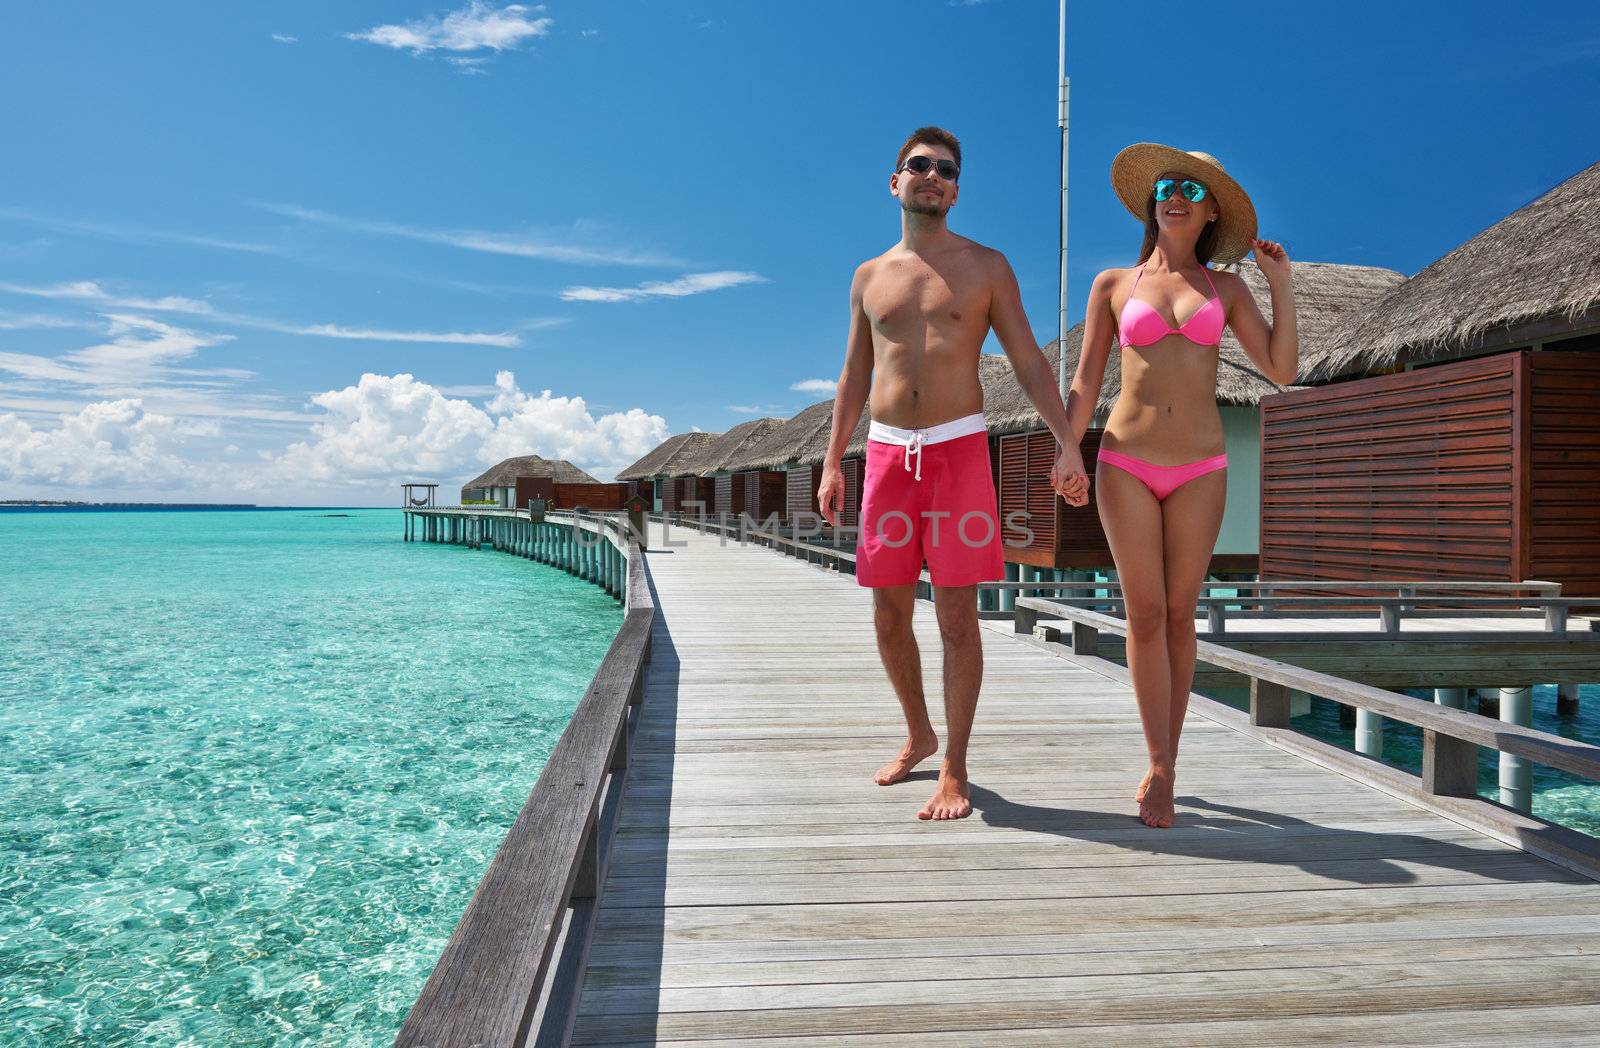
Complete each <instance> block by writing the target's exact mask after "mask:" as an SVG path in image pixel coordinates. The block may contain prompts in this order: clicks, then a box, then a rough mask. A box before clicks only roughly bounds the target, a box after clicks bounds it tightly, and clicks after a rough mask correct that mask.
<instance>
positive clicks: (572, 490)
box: [555, 483, 628, 510]
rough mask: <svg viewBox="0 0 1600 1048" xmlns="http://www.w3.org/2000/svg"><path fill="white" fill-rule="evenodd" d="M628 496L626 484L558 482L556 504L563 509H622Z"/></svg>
mask: <svg viewBox="0 0 1600 1048" xmlns="http://www.w3.org/2000/svg"><path fill="white" fill-rule="evenodd" d="M627 497H628V490H627V485H626V484H603V483H596V484H588V483H583V484H556V485H555V505H556V506H557V507H559V508H561V509H572V508H573V507H574V506H582V507H584V508H585V509H593V510H601V509H621V508H622V503H623V500H625V499H626V498H627Z"/></svg>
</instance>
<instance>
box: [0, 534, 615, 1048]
mask: <svg viewBox="0 0 1600 1048" xmlns="http://www.w3.org/2000/svg"><path fill="white" fill-rule="evenodd" d="M331 512H340V513H346V514H348V515H347V516H330V515H326V514H328V513H331ZM400 535H401V522H400V514H399V512H398V511H394V510H346V511H277V512H198V513H0V550H3V551H4V554H3V555H4V564H5V568H4V571H0V606H3V607H4V609H5V613H4V617H3V621H0V799H3V806H0V820H3V826H4V835H3V838H0V1031H4V1032H3V1033H0V1042H3V1043H5V1044H7V1045H13V1044H22V1045H27V1044H49V1045H57V1044H73V1045H79V1044H81V1045H95V1046H110V1045H125V1044H127V1045H132V1044H149V1045H164V1046H165V1045H183V1046H197V1048H198V1046H206V1048H212V1046H219V1045H227V1046H230V1048H232V1046H245V1045H269V1044H270V1045H313V1044H315V1045H323V1044H338V1045H387V1044H389V1043H390V1042H391V1041H392V1040H393V1038H394V1035H395V1033H396V1032H397V1030H398V1028H399V1024H400V1022H401V1020H402V1019H403V1018H404V1016H405V1013H406V1010H407V1008H409V1006H410V1004H411V1002H412V1000H413V999H414V998H415V996H416V994H417V992H418V991H419V990H420V989H421V987H422V983H423V981H424V980H425V979H426V977H427V974H428V972H429V970H430V969H431V968H432V966H433V963H434V961H435V959H436V958H437V957H438V954H439V952H440V950H441V949H442V948H443V946H444V943H445V941H446V939H447V938H448V937H449V933H450V930H451V928H452V927H453V926H454V925H455V922H456V920H457V919H458V918H459V916H460V914H461V911H462V909H463V908H464V907H465V905H466V902H467V899H468V898H470V896H471V894H472V891H473V889H474V888H475V887H476V885H477V882H478V880H479V878H480V877H481V876H482V873H483V870H484V869H485V867H486V866H487V864H488V860H489V858H490V856H492V855H493V853H494V850H495V848H496V847H497V845H498V844H499V842H500V839H501V837H502V836H503V835H504V833H505V831H506V829H507V828H508V827H509V826H510V824H511V822H512V820H513V818H514V817H515V815H516V812H517V810H518V809H519V808H520V806H521V804H522V802H523V800H524V799H525V798H526V796H527V794H528V791H529V789H530V788H531V787H532V785H533V783H534V781H535V780H536V779H537V777H538V774H539V770H540V768H541V767H542V765H543V761H544V759H545V757H546V756H547V754H548V753H549V751H550V748H551V747H552V745H553V744H554V742H555V739H556V738H557V736H558V735H559V734H560V732H561V730H562V728H563V727H564V726H565V724H566V721H567V718H568V716H569V715H570V713H571V710H572V708H573V707H574V706H575V705H576V703H577V701H578V699H579V698H580V697H581V696H582V694H583V690H584V688H585V687H586V685H587V684H588V682H589V680H590V678H591V677H592V676H593V674H594V671H595V669H596V667H597V666H598V665H599V663H600V659H601V657H602V656H603V655H604V653H605V650H606V648H607V646H608V645H609V644H610V643H611V640H612V638H613V637H614V636H615V634H616V631H617V628H618V627H619V626H620V624H621V621H622V611H621V609H620V607H619V606H618V605H617V603H616V602H615V601H614V600H612V599H611V598H610V597H608V596H606V595H605V594H604V593H602V592H601V591H600V590H598V589H596V588H594V587H593V586H591V585H589V584H587V583H584V582H581V581H578V580H577V579H574V578H572V577H570V576H568V575H566V574H565V573H564V572H561V571H559V570H557V569H554V568H549V567H546V566H543V565H539V564H535V563H533V562H530V561H526V560H521V559H518V558H515V557H512V556H508V555H506V554H502V553H495V552H492V551H489V550H482V551H469V550H466V549H460V548H456V547H447V546H437V545H428V544H423V543H411V544H408V543H403V542H401V541H400Z"/></svg>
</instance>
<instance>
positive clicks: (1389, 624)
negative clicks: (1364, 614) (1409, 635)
mask: <svg viewBox="0 0 1600 1048" xmlns="http://www.w3.org/2000/svg"><path fill="white" fill-rule="evenodd" d="M1378 623H1379V625H1380V626H1381V627H1382V629H1383V632H1385V633H1388V634H1396V633H1399V632H1400V606H1399V605H1398V604H1389V603H1384V604H1379V605H1378Z"/></svg>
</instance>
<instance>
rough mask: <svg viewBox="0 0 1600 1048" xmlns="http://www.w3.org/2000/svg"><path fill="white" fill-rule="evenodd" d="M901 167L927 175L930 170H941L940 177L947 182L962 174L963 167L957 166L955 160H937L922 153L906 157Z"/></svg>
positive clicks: (915, 173) (904, 169) (913, 172)
mask: <svg viewBox="0 0 1600 1048" xmlns="http://www.w3.org/2000/svg"><path fill="white" fill-rule="evenodd" d="M900 168H901V170H903V171H909V172H911V173H912V174H913V175H925V174H927V173H928V172H929V171H937V172H939V177H940V178H942V179H944V180H945V181H946V182H954V181H955V180H956V179H957V178H958V177H960V175H961V169H960V168H959V167H957V166H956V164H955V161H954V160H935V159H934V158H933V157H931V156H923V155H922V154H921V153H918V154H917V155H916V156H908V157H906V162H905V163H904V164H901V165H900Z"/></svg>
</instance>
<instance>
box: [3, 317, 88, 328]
mask: <svg viewBox="0 0 1600 1048" xmlns="http://www.w3.org/2000/svg"><path fill="white" fill-rule="evenodd" d="M94 326H95V325H93V324H91V323H89V322H88V321H87V320H72V319H69V318H67V317H53V316H48V315H46V314H44V313H0V331H25V330H27V329H30V328H91V327H94Z"/></svg>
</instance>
